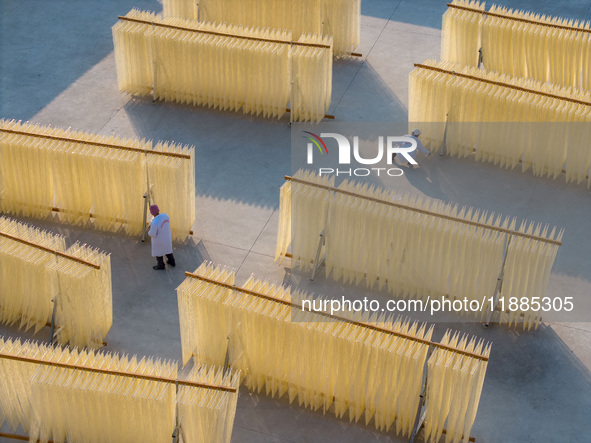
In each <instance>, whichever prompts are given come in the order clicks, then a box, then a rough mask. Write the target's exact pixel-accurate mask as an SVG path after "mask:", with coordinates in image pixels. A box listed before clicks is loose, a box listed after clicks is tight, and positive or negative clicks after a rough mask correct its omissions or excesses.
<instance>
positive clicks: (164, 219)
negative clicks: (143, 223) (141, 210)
mask: <svg viewBox="0 0 591 443" xmlns="http://www.w3.org/2000/svg"><path fill="white" fill-rule="evenodd" d="M148 235H149V236H150V237H152V257H162V256H163V255H166V254H172V235H171V234H170V218H168V215H166V214H164V213H162V214H158V215H157V216H156V217H154V220H152V223H151V224H150V231H149V232H148Z"/></svg>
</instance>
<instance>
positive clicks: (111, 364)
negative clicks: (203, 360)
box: [0, 337, 240, 443]
mask: <svg viewBox="0 0 591 443" xmlns="http://www.w3.org/2000/svg"><path fill="white" fill-rule="evenodd" d="M0 354H1V355H0V390H1V392H2V395H1V396H0V426H2V425H3V424H4V420H6V421H7V423H8V425H9V426H10V428H11V429H12V430H16V429H17V427H18V426H19V425H20V426H21V427H22V429H23V430H24V431H25V432H27V433H28V434H29V437H30V440H31V441H37V439H39V440H40V441H43V442H46V441H47V440H48V439H52V440H53V441H55V442H56V443H57V442H64V441H65V440H66V438H67V440H68V441H84V442H105V441H117V442H137V441H150V442H169V441H170V436H171V434H172V432H173V430H174V429H175V423H176V424H177V425H179V426H180V431H181V434H182V435H183V437H184V441H187V442H189V441H207V442H214V443H217V442H219V443H229V442H230V438H231V434H232V425H233V421H234V415H235V412H236V403H237V400H238V385H239V380H240V374H239V373H238V372H235V371H230V370H218V369H214V368H207V367H202V366H196V367H195V368H193V370H192V371H191V373H190V374H189V376H188V378H187V379H186V380H177V379H176V377H177V368H178V364H177V363H176V362H174V361H166V360H160V359H154V358H151V357H150V358H142V359H141V360H140V359H138V358H137V357H136V356H133V357H130V356H127V355H117V354H111V353H109V354H104V353H100V352H96V353H95V352H94V351H89V350H78V349H70V348H63V349H62V348H57V347H50V346H46V345H43V344H39V343H34V342H28V341H27V342H24V343H21V342H20V341H19V340H15V341H12V340H10V339H4V338H2V337H0ZM16 359H21V360H20V361H19V360H16ZM22 359H26V360H28V361H23V360H22ZM60 365H62V366H60ZM65 366H67V367H65ZM150 377H153V378H156V379H149V378H150ZM192 383H197V384H196V385H195V384H192ZM176 384H178V391H177V392H176V394H175V385H176ZM175 415H176V419H175Z"/></svg>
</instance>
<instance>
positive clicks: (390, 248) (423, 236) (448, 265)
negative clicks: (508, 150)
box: [276, 171, 562, 329]
mask: <svg viewBox="0 0 591 443" xmlns="http://www.w3.org/2000/svg"><path fill="white" fill-rule="evenodd" d="M328 183H329V182H328V179H326V178H323V179H319V178H318V177H314V173H312V172H307V171H300V172H298V173H296V174H295V175H294V180H290V181H288V182H287V183H285V184H284V185H283V187H282V189H281V195H280V198H281V200H280V207H279V216H280V219H279V231H278V235H277V238H278V242H277V251H276V260H277V259H283V257H284V256H285V254H286V253H287V250H288V248H289V246H290V243H291V249H292V266H298V265H299V267H300V269H304V270H309V269H310V266H311V265H312V264H313V263H314V261H315V260H316V254H317V250H318V245H319V240H320V236H319V234H320V233H321V232H322V231H324V238H325V241H326V245H325V254H324V258H325V265H326V276H327V278H328V277H329V276H330V277H332V278H333V279H335V280H341V279H342V280H343V282H345V283H353V284H361V283H362V282H364V281H365V283H366V285H367V286H368V287H372V286H373V285H375V284H378V286H379V287H380V288H382V287H384V286H386V282H387V288H388V290H389V291H390V292H391V293H392V294H395V295H401V296H404V297H410V298H419V299H422V300H427V299H428V298H429V297H431V298H432V299H433V298H438V299H441V298H443V297H446V298H447V297H449V298H451V299H452V300H453V299H459V300H469V301H470V300H477V301H478V302H479V303H480V304H482V303H485V301H486V300H489V299H490V297H492V296H494V295H495V288H496V284H497V279H498V277H499V273H500V271H501V267H502V263H503V251H504V248H505V243H506V241H507V235H510V237H511V241H510V242H509V246H508V252H507V261H506V263H505V266H504V269H505V276H504V280H503V286H502V296H503V297H505V300H506V301H507V302H508V300H509V297H526V298H528V299H531V298H532V297H536V296H540V297H543V296H544V294H545V291H546V287H547V284H548V280H549V278H550V270H551V268H552V264H553V263H554V259H555V257H556V254H557V252H558V247H559V245H560V240H561V238H562V231H561V232H557V230H556V228H552V230H550V229H549V227H548V226H545V227H543V228H542V226H541V225H534V224H533V223H529V224H528V223H525V222H523V223H522V224H521V225H520V226H519V227H517V226H516V221H515V220H514V219H513V220H511V219H509V218H508V217H502V216H501V215H495V214H488V213H487V212H484V211H480V210H474V209H472V208H466V207H458V206H457V205H451V204H446V203H443V202H441V201H438V200H430V199H426V198H424V197H418V196H411V195H397V194H396V193H394V192H392V191H388V190H385V189H380V188H376V187H373V186H371V187H370V186H368V185H367V184H361V183H354V182H350V181H343V183H342V184H341V185H340V186H339V187H338V188H336V189H335V188H332V187H331V186H330V185H328V186H329V187H328V189H327V188H326V186H327V184H328ZM331 184H332V183H331ZM331 189H332V190H331ZM521 234H525V235H530V236H531V235H534V236H535V237H536V238H528V237H524V236H523V235H521ZM465 313H468V312H465ZM470 314H471V315H476V316H478V317H479V318H480V319H481V320H484V319H486V318H487V316H488V312H487V310H486V309H483V310H482V311H480V312H476V313H473V312H470ZM521 316H525V318H524V319H523V327H524V328H528V329H529V328H531V327H532V326H536V327H537V325H538V324H539V322H540V321H541V318H540V317H539V315H537V314H536V313H534V312H528V311H525V312H523V311H521V310H516V311H515V312H513V313H511V314H510V315H509V316H506V315H505V314H502V315H501V320H500V321H501V322H503V323H508V324H509V325H511V324H514V323H515V322H517V321H518V319H519V318H520V317H521ZM519 321H521V320H519Z"/></svg>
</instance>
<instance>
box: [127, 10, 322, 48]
mask: <svg viewBox="0 0 591 443" xmlns="http://www.w3.org/2000/svg"><path fill="white" fill-rule="evenodd" d="M118 18H119V20H125V21H128V22H134V23H141V24H145V25H151V26H159V27H162V28H168V29H177V30H179V31H188V32H198V33H200V34H208V35H216V36H219V37H230V38H237V39H242V40H251V41H258V42H268V43H278V44H282V45H292V46H306V47H310V48H322V49H330V48H332V46H331V45H323V44H321V43H304V42H293V41H289V40H277V39H272V38H262V37H250V36H247V35H236V34H228V33H226V32H218V31H207V30H205V29H195V28H190V27H185V26H176V25H170V24H167V23H159V22H154V21H150V20H142V19H139V18H131V17H125V16H122V15H120V16H118Z"/></svg>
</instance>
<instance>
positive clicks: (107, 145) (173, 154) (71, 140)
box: [0, 128, 191, 160]
mask: <svg viewBox="0 0 591 443" xmlns="http://www.w3.org/2000/svg"><path fill="white" fill-rule="evenodd" d="M0 132H6V133H7V134H17V135H26V136H28V137H38V138H46V139H49V140H59V141H63V142H68V143H79V144H81V145H93V146H100V147H103V148H112V149H122V150H124V151H133V152H139V153H143V154H151V155H163V156H166V157H176V158H184V159H188V160H190V159H191V156H190V155H188V154H179V153H177V152H164V151H153V150H152V151H148V150H147V149H142V148H133V147H131V146H125V145H115V144H110V143H101V142H95V141H87V140H81V139H78V138H72V137H58V136H55V135H46V134H37V133H34V132H26V131H15V130H13V129H4V128H0Z"/></svg>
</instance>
